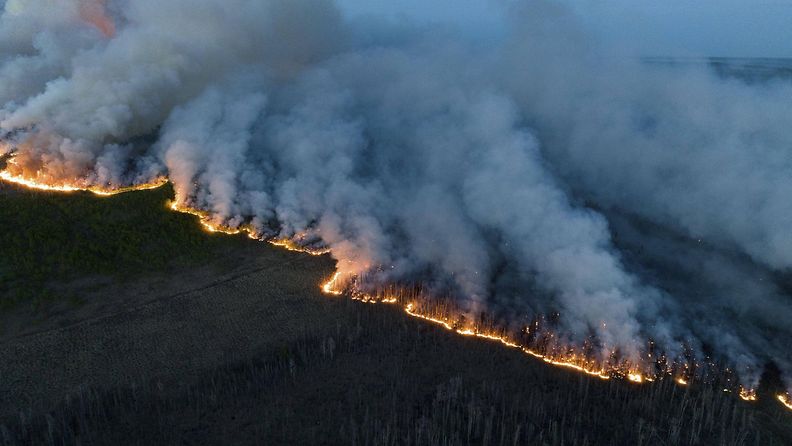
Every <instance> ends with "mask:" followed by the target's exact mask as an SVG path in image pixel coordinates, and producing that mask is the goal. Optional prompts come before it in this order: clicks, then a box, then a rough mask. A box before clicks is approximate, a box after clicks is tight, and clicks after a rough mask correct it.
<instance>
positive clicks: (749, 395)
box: [740, 387, 756, 401]
mask: <svg viewBox="0 0 792 446" xmlns="http://www.w3.org/2000/svg"><path fill="white" fill-rule="evenodd" d="M740 398H742V399H743V400H745V401H756V390H753V389H745V388H742V387H741V388H740Z"/></svg>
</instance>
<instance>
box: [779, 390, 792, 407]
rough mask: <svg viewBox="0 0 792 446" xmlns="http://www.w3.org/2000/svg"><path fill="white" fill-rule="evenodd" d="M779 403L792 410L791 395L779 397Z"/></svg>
mask: <svg viewBox="0 0 792 446" xmlns="http://www.w3.org/2000/svg"><path fill="white" fill-rule="evenodd" d="M778 401H781V404H783V405H784V407H786V408H787V409H789V410H792V398H790V396H789V395H784V394H781V395H778Z"/></svg>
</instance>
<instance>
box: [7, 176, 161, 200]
mask: <svg viewBox="0 0 792 446" xmlns="http://www.w3.org/2000/svg"><path fill="white" fill-rule="evenodd" d="M0 180H2V181H5V182H7V183H13V184H16V185H18V186H23V187H26V188H28V189H35V190H41V191H49V192H91V193H93V194H95V195H99V196H101V197H108V196H111V195H118V194H122V193H125V192H132V191H138V190H149V189H156V188H158V187H162V186H164V185H165V184H167V182H168V179H167V178H165V177H159V178H156V179H154V180H153V181H150V182H148V183H142V184H136V185H134V186H125V187H106V188H104V187H99V186H79V185H77V184H69V183H57V184H49V183H43V182H39V181H36V180H32V179H29V178H25V177H23V176H20V175H14V174H12V173H10V172H8V171H7V170H3V171H0Z"/></svg>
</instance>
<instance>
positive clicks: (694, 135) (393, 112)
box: [0, 0, 792, 387]
mask: <svg viewBox="0 0 792 446" xmlns="http://www.w3.org/2000/svg"><path fill="white" fill-rule="evenodd" d="M501 6H502V5H501ZM503 7H507V6H503ZM511 8H513V9H512V10H511V11H509V14H508V16H510V17H511V23H510V28H509V29H508V30H507V31H506V32H504V33H503V36H502V37H499V38H497V39H488V40H486V41H485V42H476V41H475V39H473V38H471V37H470V36H459V35H455V34H454V32H450V31H448V30H443V32H433V30H432V29H427V28H425V27H420V26H412V27H411V26H408V25H402V26H399V25H392V24H391V25H389V26H387V27H381V28H379V29H377V30H376V31H374V30H373V29H374V28H376V27H374V26H371V24H370V23H369V24H360V23H351V22H348V21H347V20H345V19H344V17H343V16H342V15H341V13H340V12H339V11H338V9H337V8H336V6H335V5H334V4H333V3H332V2H331V1H312V0H230V1H229V0H190V1H186V0H168V1H162V0H156V1H155V0H135V1H131V0H108V1H103V0H93V1H89V0H70V1H66V0H63V1H54V0H29V1H23V0H8V1H6V2H5V7H4V12H3V15H2V17H0V60H1V63H0V103H2V104H3V105H2V109H1V110H0V130H1V131H2V134H3V137H4V140H5V144H4V145H3V146H2V148H0V155H2V154H6V155H11V161H10V162H9V163H8V166H7V169H8V171H9V172H10V173H12V174H14V175H22V176H25V177H27V178H31V179H35V180H37V181H40V182H46V183H50V184H76V185H80V186H100V187H121V186H125V185H130V184H135V183H140V182H146V181H150V180H152V179H153V178H156V177H158V176H163V175H164V176H167V177H168V178H169V179H170V181H171V182H172V184H173V187H174V188H175V191H176V201H177V204H178V205H180V206H184V207H191V208H195V209H199V210H201V211H205V212H207V213H208V215H209V218H210V219H211V221H212V222H213V223H214V224H217V225H224V226H227V227H230V228H236V227H240V226H243V225H244V226H246V227H251V228H253V230H254V231H255V233H256V234H257V235H259V236H261V237H285V238H291V239H295V240H298V241H299V242H300V243H303V244H311V245H317V246H318V245H321V246H325V247H327V248H329V249H330V250H331V253H332V255H333V256H334V258H336V259H337V260H338V269H339V271H340V272H341V274H342V275H343V276H346V277H351V276H354V275H361V274H366V275H367V277H368V278H369V280H372V281H374V282H376V283H380V284H385V283H394V282H421V283H423V284H425V286H427V287H429V288H430V289H432V290H435V291H436V292H437V293H443V294H447V295H452V296H455V297H456V298H457V299H459V302H460V306H461V307H463V308H466V309H467V310H469V311H471V312H477V311H490V312H492V313H496V314H499V315H505V316H506V317H511V318H512V320H513V321H519V320H523V319H525V318H531V317H534V316H536V315H541V314H551V313H555V312H557V313H558V314H559V315H560V318H559V320H560V324H561V330H559V332H560V333H564V336H565V337H566V338H567V339H568V341H569V342H571V343H580V342H583V341H584V340H585V339H587V338H590V337H592V336H593V337H595V338H596V339H597V340H598V341H597V342H598V344H599V345H600V347H601V350H602V352H603V353H602V354H604V355H605V354H608V352H613V351H616V350H618V351H619V352H620V353H621V354H622V355H623V356H624V357H625V358H628V359H633V360H635V361H639V358H640V357H641V355H642V354H643V353H645V348H646V341H647V340H649V339H651V340H652V341H653V342H654V343H656V344H657V345H661V346H662V348H663V351H665V352H666V354H668V356H669V357H670V358H671V359H674V358H676V357H681V356H682V355H684V354H685V352H686V351H690V350H693V351H695V353H696V354H699V355H701V354H705V353H706V354H708V355H712V356H715V357H717V358H720V359H722V360H724V361H726V362H727V363H729V364H730V365H731V367H734V368H736V369H737V371H738V372H739V373H740V376H741V378H742V380H743V382H744V384H745V385H746V386H752V387H753V386H755V385H756V380H757V379H758V376H759V373H760V372H761V369H762V367H763V365H764V363H765V362H767V361H773V362H775V363H776V364H777V365H778V366H779V367H781V368H782V370H784V371H785V373H786V376H792V364H790V360H789V358H790V357H792V351H790V347H789V346H790V345H792V344H790V341H792V328H791V327H792V326H791V325H790V323H789V322H790V321H792V300H791V299H790V297H789V291H790V287H789V275H788V271H789V269H790V267H792V236H790V235H789V232H788V230H789V228H790V227H792V201H790V200H789V199H788V197H787V195H786V194H787V193H788V191H789V190H792V157H790V153H792V152H790V151H792V130H790V129H792V83H790V82H789V81H788V80H773V81H768V82H763V83H746V82H743V81H741V80H739V79H734V78H724V77H719V76H717V75H716V74H715V73H713V72H711V71H710V70H709V69H708V68H707V67H706V66H691V67H673V66H665V65H662V66H661V65H656V64H654V65H653V64H646V63H643V62H642V61H641V60H640V59H638V58H635V57H632V55H631V54H620V53H618V49H614V48H603V47H599V46H597V45H596V43H593V41H592V40H591V39H590V38H589V37H588V36H587V35H586V34H585V33H584V31H582V28H581V27H579V26H578V25H577V24H576V23H575V17H574V16H573V15H572V14H571V13H569V12H567V11H565V10H563V9H562V8H560V7H558V6H556V5H554V4H550V3H545V2H541V1H536V2H526V3H525V4H522V5H520V6H512V7H511Z"/></svg>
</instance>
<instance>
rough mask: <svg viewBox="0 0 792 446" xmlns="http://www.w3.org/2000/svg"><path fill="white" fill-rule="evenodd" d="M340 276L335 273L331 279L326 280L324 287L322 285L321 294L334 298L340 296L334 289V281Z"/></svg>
mask: <svg viewBox="0 0 792 446" xmlns="http://www.w3.org/2000/svg"><path fill="white" fill-rule="evenodd" d="M340 274H341V273H339V272H337V271H336V273H335V274H333V277H332V278H331V279H330V280H328V281H327V282H325V284H324V285H322V292H324V293H325V294H332V295H334V296H340V295H341V291H339V290H337V289H335V285H336V281H338V276H339V275H340Z"/></svg>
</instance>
